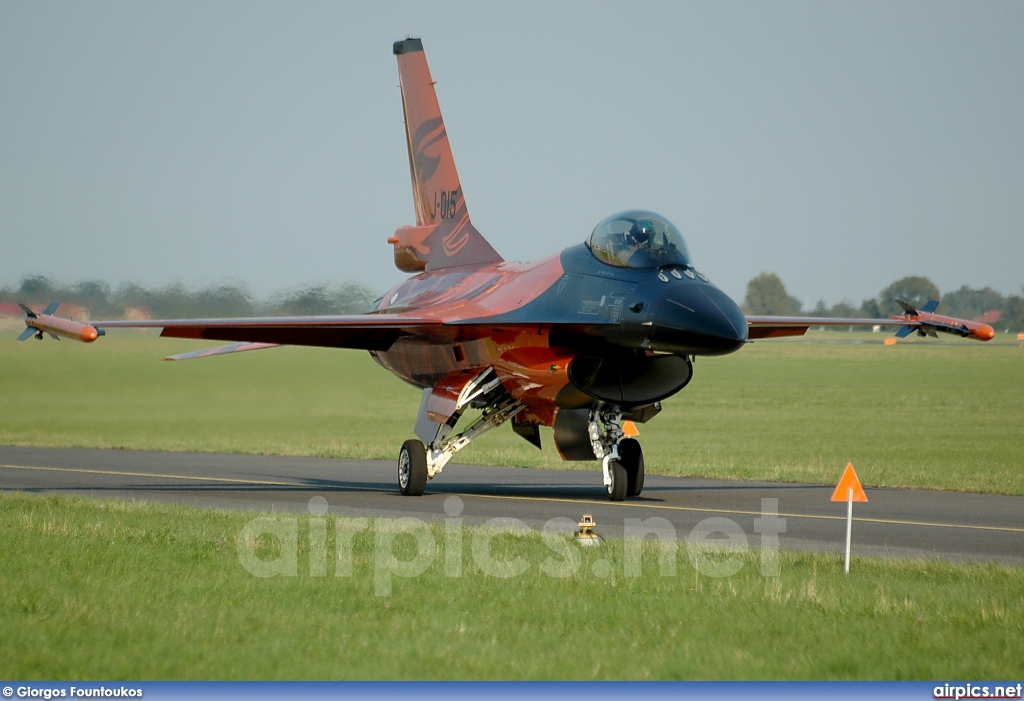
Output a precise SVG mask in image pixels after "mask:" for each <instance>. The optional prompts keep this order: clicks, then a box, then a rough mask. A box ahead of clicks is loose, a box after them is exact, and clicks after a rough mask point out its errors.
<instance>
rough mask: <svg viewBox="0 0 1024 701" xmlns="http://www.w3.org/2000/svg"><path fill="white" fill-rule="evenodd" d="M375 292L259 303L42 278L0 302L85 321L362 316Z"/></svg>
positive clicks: (203, 291)
mask: <svg viewBox="0 0 1024 701" xmlns="http://www.w3.org/2000/svg"><path fill="white" fill-rule="evenodd" d="M376 297H377V293H375V292H374V291H372V290H370V289H369V288H368V287H365V286H363V285H360V284H358V283H353V282H349V283H344V284H341V285H333V286H332V285H308V286H306V287H301V288H298V289H293V290H289V291H286V292H280V293H278V294H275V295H272V296H271V297H269V298H267V299H262V300H261V299H257V298H256V297H254V296H253V295H252V294H251V293H250V292H249V288H248V287H247V286H246V285H245V284H244V283H238V282H229V283H221V284H217V285H211V286H209V287H204V288H200V289H189V288H187V287H185V286H184V285H181V284H173V285H168V286H166V287H158V288H148V287H144V286H143V285H140V284H138V283H134V282H128V283H124V284H122V285H120V286H118V287H116V288H111V287H110V285H108V284H107V283H106V282H103V281H100V280H82V281H79V282H76V283H72V284H63V283H59V282H55V281H53V280H51V279H50V278H48V277H45V276H42V275H33V276H29V277H26V278H24V279H23V280H22V281H21V283H20V284H19V285H18V286H17V287H0V302H8V303H11V302H23V303H28V304H30V305H34V306H45V305H46V304H48V303H50V302H61V303H64V304H68V305H73V306H76V307H79V308H80V309H81V310H83V312H84V315H85V316H86V318H89V319H121V318H124V317H128V316H134V317H145V318H150V319H182V318H196V317H205V318H218V317H231V316H307V315H309V316H314V315H331V314H361V313H362V312H365V311H367V309H369V307H370V305H371V304H372V303H373V301H374V299H376Z"/></svg>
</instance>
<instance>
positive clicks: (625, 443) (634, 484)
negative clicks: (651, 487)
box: [619, 438, 644, 497]
mask: <svg viewBox="0 0 1024 701" xmlns="http://www.w3.org/2000/svg"><path fill="white" fill-rule="evenodd" d="M619 462H621V463H622V466H623V467H624V468H626V496H627V497H638V496H640V492H642V491H644V451H643V448H641V447H640V441H638V440H637V439H635V438H623V439H622V440H621V441H619Z"/></svg>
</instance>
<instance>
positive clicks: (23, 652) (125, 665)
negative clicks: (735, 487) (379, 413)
mask: <svg viewBox="0 0 1024 701" xmlns="http://www.w3.org/2000/svg"><path fill="white" fill-rule="evenodd" d="M280 516H281V515H280V514H279V515H278V517H280ZM252 518H254V514H251V513H243V512H220V511H214V510H199V509H190V508H184V507H173V506H165V505H157V504H150V505H144V504H139V503H135V502H102V501H96V500H88V499H70V498H64V497H44V496H30V495H18V494H0V537H2V538H3V542H4V565H3V567H2V568H0V589H2V591H3V592H4V594H3V596H2V597H0V620H2V621H3V624H2V625H3V632H4V634H3V635H2V636H0V677H2V678H5V679H68V680H73V679H79V680H86V679H695V678H696V679H971V680H978V679H999V680H1003V679H1012V680H1019V679H1020V678H1021V677H1024V656H1022V655H1021V649H1022V645H1024V568H1020V567H1018V568H1004V567H999V566H994V565H993V566H976V565H975V566H968V565H953V564H945V563H936V562H900V561H883V560H875V559H866V560H861V559H855V560H854V562H853V565H852V568H851V574H850V575H849V576H844V575H843V572H842V562H841V559H840V558H836V557H826V556H820V555H801V554H792V553H780V554H779V557H780V560H781V561H780V566H779V573H780V574H779V576H767V577H766V576H762V573H761V570H760V568H759V560H758V558H759V555H758V553H757V552H751V553H750V554H747V555H739V556H731V557H734V558H736V559H737V560H739V561H740V562H741V563H742V565H743V566H742V568H741V569H740V571H739V572H738V573H736V574H734V575H732V576H730V577H725V578H715V577H708V576H706V575H703V574H700V571H701V570H699V569H698V568H699V563H698V564H695V560H693V559H692V558H691V557H690V556H688V555H687V553H686V552H685V551H682V552H680V553H679V554H678V556H677V557H676V558H675V559H674V560H673V562H675V563H676V571H675V573H674V575H671V576H661V573H660V570H659V562H658V559H657V551H656V550H655V544H654V543H647V544H646V546H645V550H644V552H643V554H642V558H641V562H642V563H643V566H642V571H641V572H640V574H639V575H638V576H630V575H629V572H630V570H629V568H628V567H629V566H628V564H627V562H626V561H625V549H624V546H623V543H622V541H619V542H614V541H608V542H606V543H604V544H602V546H601V547H599V548H580V547H579V546H577V545H576V544H575V543H572V542H571V541H567V542H566V543H565V544H564V546H565V550H564V551H563V552H564V553H571V555H569V554H559V553H558V552H556V551H554V550H552V549H550V548H549V547H548V546H547V545H545V544H544V543H542V542H541V539H540V536H539V535H538V534H537V533H532V534H528V535H526V536H524V537H513V536H510V535H508V534H503V535H497V536H496V537H494V538H493V539H492V540H491V546H490V547H491V554H492V556H493V557H494V559H495V560H496V561H497V562H498V564H499V570H498V571H497V572H494V570H493V569H492V570H488V571H490V572H491V573H490V574H485V573H484V572H483V571H482V570H483V568H481V567H480V566H478V564H477V562H478V561H477V560H476V559H475V555H474V550H473V548H474V544H475V542H476V540H477V539H479V538H481V537H482V536H486V535H492V536H493V535H494V532H493V531H491V532H490V533H489V534H488V533H487V532H485V531H482V530H481V529H479V528H460V529H459V530H458V531H457V538H458V539H459V540H460V541H461V545H459V544H458V543H459V540H452V538H453V535H452V533H453V532H452V531H450V530H448V528H449V527H448V526H447V525H446V524H435V525H433V526H423V528H424V529H427V528H429V529H430V530H429V531H428V533H429V534H430V536H431V537H432V540H433V546H427V547H425V548H424V549H423V550H419V551H417V549H416V546H415V541H414V540H412V536H410V535H407V534H404V535H397V534H396V533H397V531H396V530H395V529H396V526H395V523H394V522H390V521H385V520H377V521H374V522H372V523H369V524H358V525H356V524H353V522H351V521H344V520H342V521H340V526H339V528H340V531H341V532H345V531H346V529H347V528H351V529H352V530H353V531H354V532H355V533H356V534H355V536H354V537H352V540H351V543H352V546H351V548H350V549H348V550H344V549H343V548H340V547H339V545H338V543H339V539H337V538H336V537H335V535H334V534H335V525H334V523H333V519H331V523H330V524H329V525H330V527H329V528H325V530H324V532H325V533H326V534H327V535H326V540H325V541H323V542H325V545H326V547H325V548H323V549H321V550H316V551H315V552H316V554H312V551H311V547H310V542H311V541H312V536H311V533H312V532H313V521H315V520H317V519H316V518H314V517H310V516H305V517H295V518H293V519H291V521H292V522H293V523H295V525H296V532H297V533H298V537H297V544H298V546H297V549H296V551H295V553H296V555H295V560H296V565H297V566H296V569H295V574H294V576H278V577H270V578H263V577H256V576H253V575H252V574H250V572H249V571H247V570H246V569H245V568H244V567H243V566H242V564H241V563H240V557H239V545H240V544H241V545H242V546H243V548H245V547H250V545H251V546H252V547H253V548H255V550H254V551H248V552H255V553H256V555H257V556H258V557H260V558H261V559H262V560H264V561H273V560H274V559H275V558H277V557H279V556H280V553H281V551H282V550H283V548H284V546H283V545H282V544H281V543H280V542H276V541H273V540H271V541H265V540H254V539H247V538H246V537H245V536H244V535H242V534H244V533H245V528H246V523H247V522H248V521H249V520H250V519H252ZM284 518H285V520H289V517H284ZM319 520H320V521H322V522H326V521H327V519H319ZM353 526H354V528H353ZM389 529H390V530H389ZM381 534H384V536H386V537H388V538H390V540H389V541H387V542H388V548H387V550H386V553H387V557H386V558H385V557H381V555H380V553H381V552H382V550H381V548H380V546H379V545H378V544H379V543H380V542H381V538H382V535H381ZM389 534H390V535H389ZM453 542H454V543H456V544H455V545H452V543H453ZM431 547H432V548H433V549H431ZM342 550H344V551H345V552H351V553H352V554H353V555H352V564H351V570H350V572H351V573H350V574H349V575H346V576H337V572H338V571H339V568H340V567H341V565H340V564H339V561H338V560H337V559H336V557H335V553H337V552H341V551H342ZM453 552H455V553H458V554H459V555H460V557H459V559H460V560H461V562H459V563H457V564H456V565H455V566H454V567H453V566H452V565H451V564H450V563H451V562H452V558H451V557H450V554H451V553H453ZM418 553H419V554H424V553H425V554H426V555H427V558H426V561H425V563H424V565H425V566H426V570H425V571H424V572H423V573H422V574H420V575H418V576H415V577H409V578H400V577H397V576H396V577H394V578H393V579H392V588H391V595H390V596H381V595H380V592H381V590H380V588H379V581H380V578H379V574H378V572H379V571H380V570H379V568H380V567H382V566H383V565H388V563H389V562H390V558H391V557H394V558H395V559H397V560H399V561H414V560H415V557H417V556H419V555H418ZM322 554H327V555H326V559H329V560H332V561H333V562H327V563H326V566H325V567H324V568H323V570H322V571H323V573H324V575H325V576H311V575H310V574H309V572H310V564H311V563H313V562H316V563H320V562H325V561H326V560H325V559H322V558H321V556H322ZM549 557H550V558H552V559H554V560H557V561H558V562H565V563H569V562H574V563H575V570H574V571H573V569H572V568H567V571H566V572H564V574H567V575H568V576H564V577H554V576H549V575H547V574H544V572H546V571H547V570H544V571H542V569H541V567H542V563H543V562H544V561H545V558H549ZM714 557H720V556H714ZM512 558H521V559H522V561H523V562H525V563H526V564H527V565H528V566H529V569H528V570H527V572H526V573H524V574H521V575H519V576H511V577H501V576H495V574H503V573H504V570H501V569H500V567H502V566H504V565H503V564H502V563H508V562H511V560H512ZM508 566H509V568H511V566H512V565H511V564H509V565H508ZM342 573H343V574H344V571H342ZM602 575H603V576H602Z"/></svg>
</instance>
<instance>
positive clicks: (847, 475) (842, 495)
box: [832, 462, 868, 501]
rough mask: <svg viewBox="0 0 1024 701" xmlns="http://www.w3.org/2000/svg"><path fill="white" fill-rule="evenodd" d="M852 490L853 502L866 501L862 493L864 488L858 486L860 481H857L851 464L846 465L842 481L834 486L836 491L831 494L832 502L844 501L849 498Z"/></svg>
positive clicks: (866, 498)
mask: <svg viewBox="0 0 1024 701" xmlns="http://www.w3.org/2000/svg"><path fill="white" fill-rule="evenodd" d="M851 489H853V500H854V501H867V500H868V495H867V494H865V493H864V487H862V486H860V480H859V479H857V473H856V472H855V471H854V469H853V463H852V462H848V463H846V471H845V472H843V477H842V479H840V480H839V484H837V485H836V491H834V492H832V501H846V500H847V499H848V498H849V492H850V490H851Z"/></svg>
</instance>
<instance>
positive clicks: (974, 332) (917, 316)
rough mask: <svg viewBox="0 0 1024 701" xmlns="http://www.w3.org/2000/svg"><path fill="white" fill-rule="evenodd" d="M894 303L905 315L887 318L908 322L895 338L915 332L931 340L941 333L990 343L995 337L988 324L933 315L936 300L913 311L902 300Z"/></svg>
mask: <svg viewBox="0 0 1024 701" xmlns="http://www.w3.org/2000/svg"><path fill="white" fill-rule="evenodd" d="M896 303H897V304H899V305H900V306H901V307H903V311H904V312H905V314H903V315H902V316H893V317H889V318H890V319H893V320H896V321H903V322H909V323H906V325H905V326H903V328H901V329H900V330H899V331H897V332H896V337H897V338H906V337H907V336H909V335H910V334H911V333H913V332H914V331H917V334H918V335H919V336H932V337H933V338H934V337H937V333H936V332H938V331H941V332H943V333H950V334H954V335H957V336H963V337H964V338H973V339H975V340H976V341H991V340H992V339H993V338H995V336H996V331H995V329H993V328H992V327H991V326H989V325H988V324H982V323H980V322H977V321H967V320H966V319H957V318H956V317H952V316H943V315H942V314H933V313H932V312H934V311H935V309H937V308H938V306H939V303H938V301H936V300H930V301H929V302H928V303H927V304H925V305H924V306H923V307H921V309H920V310H918V309H914V307H913V306H911V305H910V304H908V303H907V302H904V301H903V300H902V299H898V300H896Z"/></svg>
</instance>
